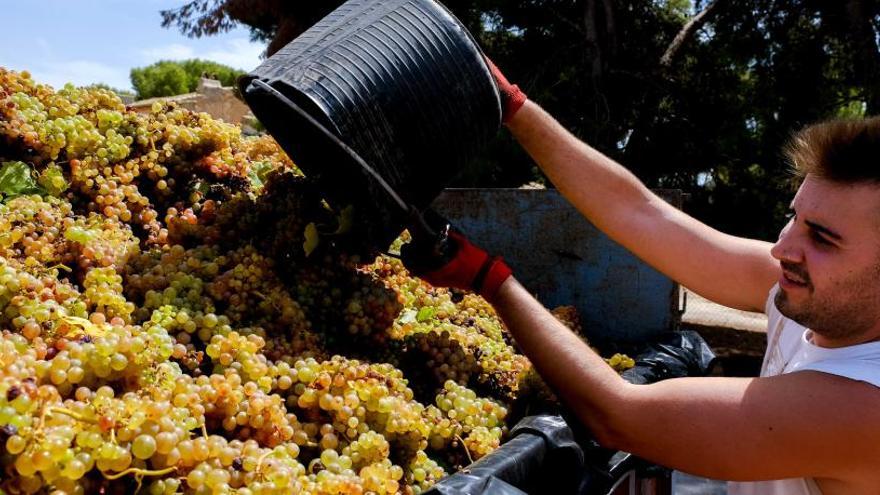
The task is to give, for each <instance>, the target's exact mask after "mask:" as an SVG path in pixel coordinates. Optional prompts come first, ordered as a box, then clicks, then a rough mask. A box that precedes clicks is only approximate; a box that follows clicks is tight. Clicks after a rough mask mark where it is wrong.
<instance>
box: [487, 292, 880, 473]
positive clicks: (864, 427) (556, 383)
mask: <svg viewBox="0 0 880 495" xmlns="http://www.w3.org/2000/svg"><path fill="white" fill-rule="evenodd" d="M493 305H494V306H495V308H496V310H497V311H498V313H499V315H500V316H501V317H502V318H503V319H504V322H505V324H506V325H507V327H508V328H509V329H510V332H511V333H512V335H513V337H514V338H515V339H516V341H517V343H518V344H519V345H520V347H521V348H522V349H523V351H524V352H525V354H526V355H527V356H528V357H529V358H530V359H531V360H532V363H533V364H534V365H535V367H536V368H537V370H538V372H539V373H540V374H541V376H542V377H544V379H545V380H546V381H547V382H548V383H549V384H550V385H551V386H552V387H553V389H554V390H555V391H557V393H558V394H559V396H560V397H561V398H562V400H563V401H564V402H565V403H566V404H567V405H568V406H569V407H570V409H571V410H572V411H573V412H574V413H575V414H576V415H577V416H578V418H579V419H580V420H581V421H582V422H583V423H584V424H586V425H587V426H588V427H589V428H590V429H591V431H592V432H593V434H594V435H595V436H596V438H597V440H599V441H600V443H602V444H604V445H606V446H608V447H613V448H618V449H621V450H625V451H628V452H632V453H634V454H636V455H639V456H641V457H643V458H646V459H649V460H651V461H654V462H656V463H658V464H661V465H665V466H668V467H672V468H676V469H681V470H683V471H687V472H690V473H694V474H698V475H702V476H708V477H712V478H716V479H726V480H766V479H781V478H789V477H817V478H826V479H836V480H844V481H847V482H851V481H853V480H859V479H864V478H865V476H866V475H868V473H872V472H873V471H874V470H875V469H876V468H875V467H874V465H875V464H876V459H878V456H880V447H878V446H880V426H878V425H880V422H878V421H876V420H874V419H871V418H873V417H874V416H876V414H875V412H876V411H877V410H880V409H878V408H880V392H878V390H877V389H876V388H875V387H873V386H871V385H867V384H864V383H861V382H856V381H852V380H848V379H845V378H840V377H835V376H831V375H827V374H823V373H818V372H799V373H792V374H788V375H782V376H778V377H772V378H753V379H747V378H678V379H671V380H666V381H663V382H659V383H656V384H652V385H632V384H629V383H627V382H626V381H624V380H623V379H622V378H620V377H619V376H618V375H617V373H615V372H614V371H613V370H612V369H611V368H610V367H608V366H607V365H606V364H605V362H604V361H603V360H602V358H601V357H599V356H598V355H596V354H595V353H594V352H593V351H592V350H590V348H589V347H587V346H586V345H585V344H584V343H583V342H582V341H581V340H580V339H579V338H578V337H577V336H576V335H574V334H573V333H571V331H569V330H568V329H567V328H565V327H564V326H563V325H562V324H561V323H559V322H558V321H557V320H556V319H555V318H554V317H553V316H552V315H551V314H550V313H549V312H548V311H547V310H546V309H544V307H543V306H541V304H540V303H538V302H537V301H536V300H535V299H534V298H533V297H531V295H530V294H529V293H528V291H526V290H525V289H524V288H523V287H522V286H521V285H520V284H519V283H518V282H517V281H516V280H515V279H514V278H513V277H511V278H509V279H508V280H507V281H506V282H505V283H504V284H503V285H502V286H501V288H500V289H499V292H498V294H497V296H496V297H495V300H494V302H493ZM870 476H871V479H875V478H874V477H873V476H874V475H873V474H870Z"/></svg>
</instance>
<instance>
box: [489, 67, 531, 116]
mask: <svg viewBox="0 0 880 495" xmlns="http://www.w3.org/2000/svg"><path fill="white" fill-rule="evenodd" d="M486 64H487V65H488V66H489V71H490V72H492V77H494V78H495V82H497V83H498V91H499V92H500V93H501V121H502V122H504V123H505V124H506V123H508V122H510V119H512V118H513V115H514V114H515V113H516V112H517V110H519V109H520V108H522V106H523V104H525V102H526V100H527V99H528V97H527V96H526V94H525V93H523V92H522V90H521V89H519V86H517V85H516V84H511V83H510V81H508V80H507V78H506V77H504V74H502V73H501V70H500V69H499V68H498V66H496V65H495V64H494V63H493V62H492V61H491V60H489V58H488V57H486Z"/></svg>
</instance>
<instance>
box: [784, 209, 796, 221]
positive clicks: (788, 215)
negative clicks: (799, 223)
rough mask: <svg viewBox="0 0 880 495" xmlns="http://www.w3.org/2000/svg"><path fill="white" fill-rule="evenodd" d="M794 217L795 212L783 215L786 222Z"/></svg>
mask: <svg viewBox="0 0 880 495" xmlns="http://www.w3.org/2000/svg"><path fill="white" fill-rule="evenodd" d="M795 216H797V213H795V212H793V211H789V212H788V213H786V214H785V219H786V220H791V219H793V218H794V217H795Z"/></svg>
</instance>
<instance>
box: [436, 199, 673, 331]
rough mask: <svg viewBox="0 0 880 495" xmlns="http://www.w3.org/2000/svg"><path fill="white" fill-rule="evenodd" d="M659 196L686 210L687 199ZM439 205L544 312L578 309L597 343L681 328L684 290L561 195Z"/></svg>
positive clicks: (442, 202) (448, 201)
mask: <svg viewBox="0 0 880 495" xmlns="http://www.w3.org/2000/svg"><path fill="white" fill-rule="evenodd" d="M660 193H661V196H664V198H665V199H667V201H670V202H672V203H673V204H676V206H679V207H680V203H681V201H680V200H681V195H680V193H677V194H676V192H675V191H662V192H660ZM432 206H433V207H434V209H436V210H437V211H438V212H439V213H440V214H442V215H444V216H445V217H446V218H448V219H449V220H450V221H451V222H452V224H453V225H455V226H456V227H458V228H459V229H461V230H462V231H463V232H465V233H466V234H467V236H468V237H469V238H470V239H471V240H473V241H474V242H475V243H476V244H478V245H480V246H482V247H484V248H485V249H487V250H488V251H489V252H490V253H493V254H498V255H501V256H503V257H504V259H505V260H507V262H508V264H510V266H511V267H512V268H513V270H514V274H515V275H516V277H517V279H519V281H520V282H522V284H523V285H524V286H525V287H526V288H528V289H529V290H530V291H531V292H532V293H533V294H535V295H536V297H537V298H538V300H540V301H541V302H542V303H543V304H544V305H545V306H547V307H548V308H554V307H556V306H560V305H573V306H576V307H577V308H578V310H579V312H580V314H581V318H582V320H583V323H584V329H585V331H586V333H587V336H588V338H589V339H590V340H591V341H595V342H596V343H601V342H617V343H636V342H642V341H644V340H647V339H649V338H651V337H652V336H655V335H657V334H659V333H662V332H665V331H669V330H672V329H675V328H676V327H677V323H678V316H679V314H678V312H677V305H678V285H677V284H675V283H674V282H673V281H672V280H670V279H669V278H667V277H666V276H664V275H662V274H660V273H659V272H657V271H656V270H654V269H653V268H651V267H649V266H648V265H646V264H645V263H644V262H642V261H641V260H639V259H638V258H636V257H635V256H634V255H632V254H631V253H630V252H629V251H627V250H626V249H624V248H623V247H621V246H620V245H618V244H617V243H615V242H613V241H612V240H610V239H609V238H608V237H607V236H605V235H604V234H603V233H601V232H599V231H598V230H597V229H596V228H595V227H593V226H592V224H590V223H589V222H588V221H587V220H586V219H585V218H584V217H583V216H582V215H581V214H580V212H578V211H577V210H576V209H575V208H574V207H573V206H572V205H571V204H569V203H568V201H566V200H565V198H563V197H562V196H561V195H560V194H559V193H558V192H557V191H556V190H541V189H537V190H536V189H447V190H445V191H444V192H443V193H442V194H441V195H440V197H438V198H437V200H436V201H435V202H434V203H433V204H432Z"/></svg>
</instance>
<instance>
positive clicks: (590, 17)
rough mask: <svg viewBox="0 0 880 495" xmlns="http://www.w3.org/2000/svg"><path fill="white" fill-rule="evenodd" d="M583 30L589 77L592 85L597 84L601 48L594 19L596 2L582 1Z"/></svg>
mask: <svg viewBox="0 0 880 495" xmlns="http://www.w3.org/2000/svg"><path fill="white" fill-rule="evenodd" d="M584 30H585V32H586V36H585V38H586V41H587V54H588V55H589V57H590V63H591V65H590V68H591V70H590V76H591V77H592V78H593V84H594V85H597V86H598V84H599V81H601V80H602V68H603V65H604V61H603V60H602V46H601V44H600V43H599V26H598V19H596V0H585V1H584Z"/></svg>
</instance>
